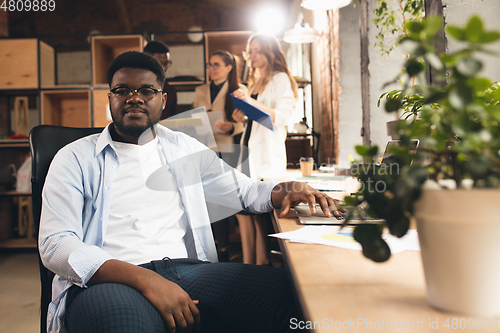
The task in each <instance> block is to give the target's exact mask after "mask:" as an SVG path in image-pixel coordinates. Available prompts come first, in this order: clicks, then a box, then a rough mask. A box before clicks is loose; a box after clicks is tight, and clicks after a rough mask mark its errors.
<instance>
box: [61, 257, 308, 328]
mask: <svg viewBox="0 0 500 333" xmlns="http://www.w3.org/2000/svg"><path fill="white" fill-rule="evenodd" d="M141 266H142V267H145V268H147V269H151V270H153V271H155V272H157V273H158V274H160V275H161V276H163V277H164V278H165V279H168V280H170V281H172V282H175V283H177V284H178V285H179V286H180V287H182V289H184V290H185V291H186V292H187V293H188V294H189V296H190V297H191V299H197V300H199V301H200V303H199V304H198V309H199V310H200V315H201V332H204V333H208V332H214V333H215V332H217V333H224V332H227V333H246V332H248V333H254V332H255V333H261V332H269V333H277V332H290V331H292V330H291V329H290V320H291V318H299V320H300V313H299V310H298V308H297V306H296V302H295V298H294V295H293V290H292V287H291V283H290V280H289V278H288V273H287V271H286V270H284V269H278V268H273V267H266V266H256V265H245V264H239V263H228V262H224V263H207V262H202V261H199V260H194V259H173V260H159V261H152V262H150V263H148V264H143V265H141ZM174 267H175V268H174ZM176 271H177V272H176ZM177 273H178V274H179V276H180V277H181V280H179V279H178V278H177ZM66 309H67V310H66V319H65V320H66V327H67V328H68V330H69V332H70V333H80V332H87V333H98V332H103V333H104V332H106V333H114V332H116V333H118V332H120V333H128V332H130V333H138V332H147V333H153V332H155V333H156V332H162V333H163V332H167V329H166V326H165V325H164V322H163V320H162V318H161V316H160V314H159V313H158V312H157V311H156V309H155V308H154V307H153V306H152V305H151V303H149V301H148V300H147V299H146V298H144V297H143V296H142V295H141V294H140V293H139V292H138V291H136V290H135V289H133V288H130V287H128V286H125V285H121V284H116V283H104V284H99V285H94V286H91V287H89V288H85V289H83V288H80V287H78V286H73V287H71V288H70V290H69V292H68V297H67V301H66ZM293 331H297V330H293Z"/></svg>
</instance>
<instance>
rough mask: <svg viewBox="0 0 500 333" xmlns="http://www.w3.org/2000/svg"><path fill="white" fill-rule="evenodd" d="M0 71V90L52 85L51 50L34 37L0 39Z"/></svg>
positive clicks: (53, 67)
mask: <svg viewBox="0 0 500 333" xmlns="http://www.w3.org/2000/svg"><path fill="white" fill-rule="evenodd" d="M0 73H2V75H0V89H10V90H12V89H38V88H39V87H40V86H42V87H43V86H49V85H54V84H55V62H54V49H53V48H52V46H50V45H48V44H47V43H45V42H43V41H41V40H38V39H37V38H22V39H0Z"/></svg>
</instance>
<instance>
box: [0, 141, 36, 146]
mask: <svg viewBox="0 0 500 333" xmlns="http://www.w3.org/2000/svg"><path fill="white" fill-rule="evenodd" d="M29 146H30V143H29V141H28V140H26V139H18V140H16V139H5V140H0V148H19V147H25V148H29Z"/></svg>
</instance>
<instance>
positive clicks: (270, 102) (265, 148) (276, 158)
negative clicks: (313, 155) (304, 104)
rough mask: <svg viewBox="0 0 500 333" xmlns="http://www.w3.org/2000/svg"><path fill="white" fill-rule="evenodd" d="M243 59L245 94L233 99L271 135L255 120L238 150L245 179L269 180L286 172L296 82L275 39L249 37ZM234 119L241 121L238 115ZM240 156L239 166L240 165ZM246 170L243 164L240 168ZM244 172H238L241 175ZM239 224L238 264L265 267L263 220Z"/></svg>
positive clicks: (240, 219) (243, 217) (256, 218)
mask: <svg viewBox="0 0 500 333" xmlns="http://www.w3.org/2000/svg"><path fill="white" fill-rule="evenodd" d="M245 59H246V60H247V63H248V64H249V67H250V73H249V81H248V89H245V88H244V87H241V86H240V89H238V90H236V91H234V92H233V94H234V95H235V96H236V97H238V98H240V99H243V100H244V101H246V102H248V103H250V104H252V105H254V106H255V107H257V108H259V109H261V110H262V111H264V112H266V113H268V114H269V116H270V117H271V120H272V123H273V131H271V130H270V129H268V128H267V127H265V126H262V125H260V124H259V123H257V122H254V121H248V122H247V125H246V128H245V132H244V133H243V136H242V145H245V146H248V161H247V162H248V168H249V175H250V177H251V178H255V179H269V178H277V177H281V176H284V175H285V173H286V163H287V162H286V149H285V140H286V134H287V133H286V128H285V126H286V125H287V123H288V118H289V117H290V116H291V115H292V114H293V113H294V112H295V107H296V105H297V97H298V93H297V83H296V82H295V80H294V79H293V77H292V75H291V73H290V70H289V69H288V66H287V64H286V60H285V56H284V54H283V52H282V50H281V47H280V45H279V43H278V41H277V40H276V38H275V37H273V36H271V35H266V34H256V35H253V36H251V37H250V38H249V40H248V43H247V47H246V51H245ZM233 119H234V120H236V121H244V120H246V117H245V114H244V113H243V112H242V111H241V110H235V111H234V113H233ZM243 160H244V156H241V155H240V161H242V162H244V161H243ZM243 165H245V163H243ZM244 169H245V168H244V167H243V170H244ZM237 218H238V222H239V224H240V232H241V238H242V239H241V242H242V247H243V262H244V263H248V264H258V265H266V264H268V263H269V260H268V257H267V246H266V241H267V227H266V226H267V221H266V218H267V216H263V215H242V214H237Z"/></svg>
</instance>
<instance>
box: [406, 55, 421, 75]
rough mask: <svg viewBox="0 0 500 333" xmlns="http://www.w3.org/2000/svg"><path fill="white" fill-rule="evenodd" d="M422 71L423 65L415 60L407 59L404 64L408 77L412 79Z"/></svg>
mask: <svg viewBox="0 0 500 333" xmlns="http://www.w3.org/2000/svg"><path fill="white" fill-rule="evenodd" d="M424 69H425V67H424V64H422V63H421V62H420V61H418V60H417V59H415V58H410V59H408V61H407V63H406V72H408V75H410V76H412V77H413V76H417V75H418V74H419V73H420V72H422V71H423V70H424Z"/></svg>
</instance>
